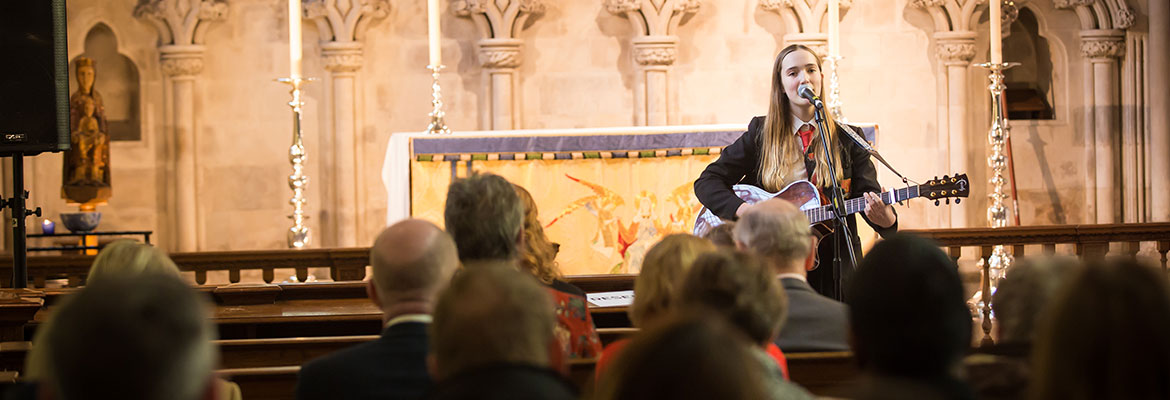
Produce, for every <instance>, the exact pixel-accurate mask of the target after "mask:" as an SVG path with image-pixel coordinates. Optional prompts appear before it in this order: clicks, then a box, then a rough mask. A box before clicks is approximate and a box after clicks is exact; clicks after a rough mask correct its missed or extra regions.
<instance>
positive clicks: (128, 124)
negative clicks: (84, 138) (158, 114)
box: [69, 22, 142, 141]
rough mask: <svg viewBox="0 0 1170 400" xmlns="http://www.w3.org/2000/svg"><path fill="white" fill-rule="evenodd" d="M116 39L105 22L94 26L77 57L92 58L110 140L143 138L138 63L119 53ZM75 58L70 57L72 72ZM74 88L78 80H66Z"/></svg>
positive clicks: (70, 89) (72, 89)
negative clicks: (96, 72)
mask: <svg viewBox="0 0 1170 400" xmlns="http://www.w3.org/2000/svg"><path fill="white" fill-rule="evenodd" d="M118 42H119V39H118V36H117V35H116V34H115V33H114V30H113V29H111V28H110V26H109V25H107V24H105V23H104V22H98V23H95V24H94V25H93V27H91V28H90V29H89V30H88V31H86V34H85V41H84V45H83V49H84V50H83V52H82V53H81V54H79V55H78V56H77V57H87V58H90V59H93V60H94V62H95V64H96V67H97V71H98V77H97V80H96V82H95V84H94V85H95V88H96V89H97V91H98V92H99V93H101V94H102V101H103V104H104V106H105V112H106V121H107V124H108V126H109V132H110V140H113V141H139V140H142V124H141V120H142V117H141V106H140V105H141V95H140V93H141V91H140V86H139V76H140V75H139V71H138V66H137V64H135V63H134V61H133V60H131V59H130V58H129V57H127V56H126V55H124V54H122V53H120V52H119V50H118V49H119V43H118ZM77 57H74V58H73V59H72V60H70V74H73V71H72V66H73V65H74V64H73V62H74V61H76V60H77ZM75 90H77V82H76V81H75V80H74V79H70V80H69V91H70V93H72V92H73V91H75Z"/></svg>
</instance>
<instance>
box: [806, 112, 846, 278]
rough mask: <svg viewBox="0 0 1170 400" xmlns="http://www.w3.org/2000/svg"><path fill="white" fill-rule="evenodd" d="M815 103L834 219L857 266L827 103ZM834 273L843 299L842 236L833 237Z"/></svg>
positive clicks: (815, 114) (815, 115)
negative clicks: (827, 120) (831, 138)
mask: <svg viewBox="0 0 1170 400" xmlns="http://www.w3.org/2000/svg"><path fill="white" fill-rule="evenodd" d="M812 103H813V105H814V106H816V109H815V110H813V117H814V118H816V120H817V126H818V127H819V129H817V133H819V134H820V137H821V148H822V149H824V151H825V161H826V162H827V163H828V164H829V168H830V171H829V173H828V174H826V175H829V182H830V185H829V192H830V194H829V202H830V203H831V208H832V209H833V214H834V215H835V217H834V219H836V220H837V225H839V226H840V228H839V229H841V235H842V236H844V237H845V247H846V248H848V249H849V262H850V264H849V265H852V266H853V267H854V268H856V267H857V255H855V254H854V253H853V233H852V232H850V231H849V224H848V223H847V221H846V220H845V215H847V214H845V197H844V194H842V193H841V185H840V183H838V182H837V171H836V169H835V166H836V165H837V161H836V160H834V159H833V152H831V151H829V140H828V139H829V137H828V135H827V134H826V133H825V132H826V131H828V130H829V129H828V127H827V126H826V122H825V104H824V103H822V102H821V101H820V99H816V100H813V102H812ZM833 273H834V275H836V280H837V291H838V292H837V299H838V300H843V299H844V298H845V288H844V287H843V286H844V284H843V277H844V270H843V269H842V268H841V238H835V239H833Z"/></svg>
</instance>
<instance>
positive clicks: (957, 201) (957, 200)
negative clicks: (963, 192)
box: [955, 199, 963, 204]
mask: <svg viewBox="0 0 1170 400" xmlns="http://www.w3.org/2000/svg"><path fill="white" fill-rule="evenodd" d="M960 201H963V199H955V204H959V202H960Z"/></svg>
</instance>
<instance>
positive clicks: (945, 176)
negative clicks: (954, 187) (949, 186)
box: [943, 175, 951, 181]
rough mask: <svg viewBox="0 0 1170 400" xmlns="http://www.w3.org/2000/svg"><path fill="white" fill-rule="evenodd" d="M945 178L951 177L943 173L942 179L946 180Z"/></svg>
mask: <svg viewBox="0 0 1170 400" xmlns="http://www.w3.org/2000/svg"><path fill="white" fill-rule="evenodd" d="M947 179H951V177H950V176H947V175H943V180H944V181H945V180H947Z"/></svg>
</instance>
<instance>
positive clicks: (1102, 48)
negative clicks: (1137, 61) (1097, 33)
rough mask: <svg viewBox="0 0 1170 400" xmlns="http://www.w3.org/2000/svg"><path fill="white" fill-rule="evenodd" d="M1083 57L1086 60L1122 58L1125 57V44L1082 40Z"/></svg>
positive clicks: (1113, 41) (1099, 40)
mask: <svg viewBox="0 0 1170 400" xmlns="http://www.w3.org/2000/svg"><path fill="white" fill-rule="evenodd" d="M1081 55H1082V56H1084V57H1085V58H1120V57H1121V56H1123V55H1125V43H1124V42H1122V41H1120V40H1106V39H1091V40H1089V39H1084V40H1081Z"/></svg>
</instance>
